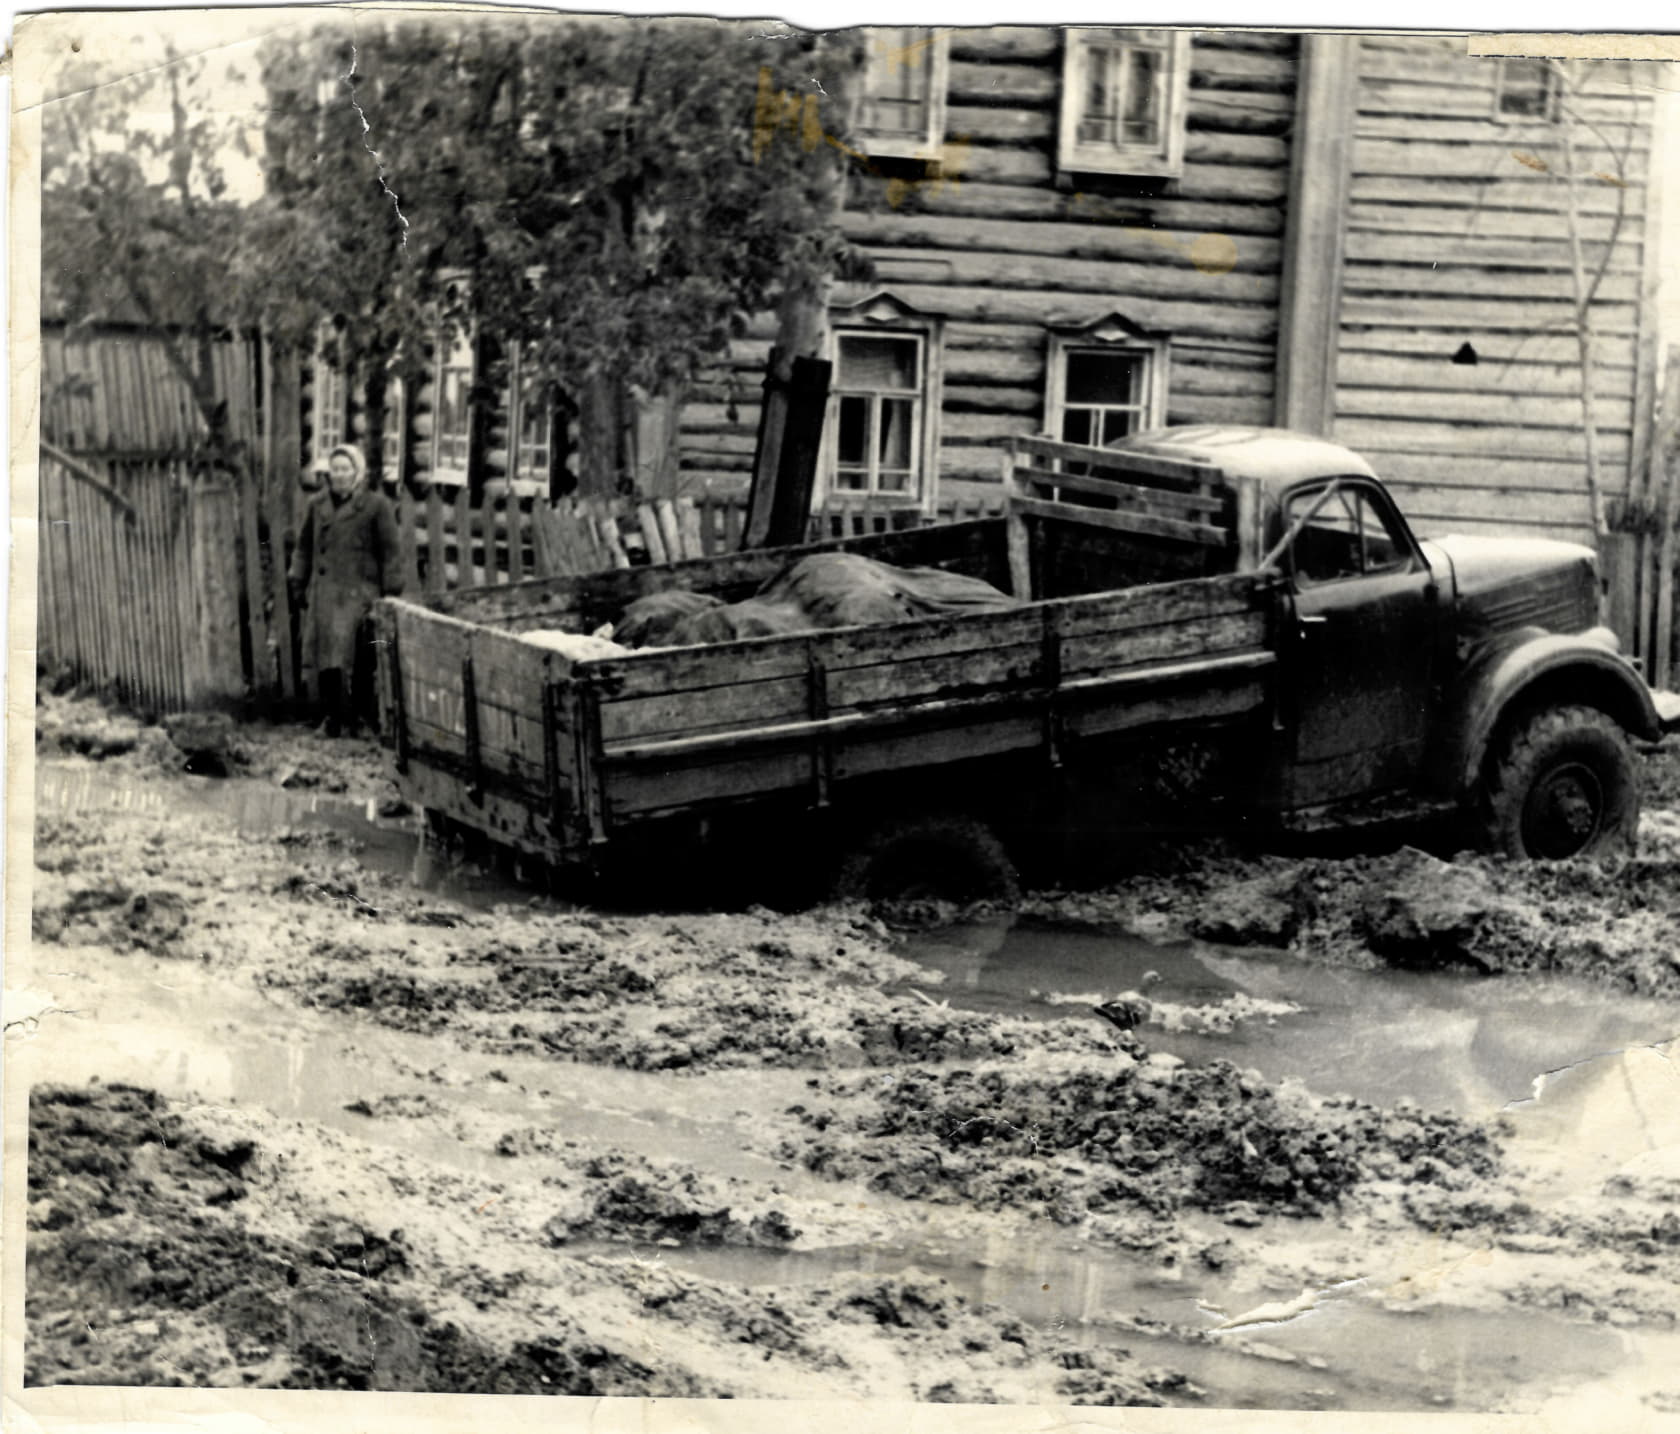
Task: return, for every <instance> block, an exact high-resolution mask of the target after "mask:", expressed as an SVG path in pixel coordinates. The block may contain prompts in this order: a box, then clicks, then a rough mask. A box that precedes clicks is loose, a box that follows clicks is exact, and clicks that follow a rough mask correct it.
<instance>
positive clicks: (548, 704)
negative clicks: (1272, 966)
mask: <svg viewBox="0 0 1680 1434" xmlns="http://www.w3.org/2000/svg"><path fill="white" fill-rule="evenodd" d="M1035 476H1036V475H1035ZM1056 476H1057V477H1058V479H1059V480H1061V481H1068V480H1066V479H1064V478H1062V475H1056ZM1039 481H1043V479H1042V478H1040V480H1039ZM1174 496H1175V497H1177V498H1178V499H1179V501H1178V505H1177V508H1176V509H1175V511H1181V512H1187V513H1188V512H1193V513H1194V514H1195V515H1196V522H1195V526H1196V527H1197V529H1198V531H1196V532H1195V533H1194V534H1190V535H1187V534H1183V533H1172V534H1164V535H1163V534H1152V535H1148V541H1146V542H1144V543H1142V544H1140V543H1139V542H1138V541H1137V539H1138V534H1137V532H1136V531H1135V530H1132V531H1123V530H1122V523H1123V522H1124V521H1126V519H1125V518H1124V515H1122V517H1121V518H1116V517H1114V516H1112V513H1111V510H1107V509H1102V508H1099V507H1093V508H1080V507H1076V506H1075V505H1074V504H1069V503H1065V502H1061V501H1052V500H1035V501H1036V503H1037V506H1036V507H1033V508H1027V509H1017V510H1016V513H1015V515H1014V516H1013V517H1012V518H1011V519H1010V520H1007V521H1006V520H1004V519H993V520H982V521H978V522H969V523H960V524H952V525H948V526H944V527H931V528H923V529H917V530H911V531H908V532H903V533H892V534H880V535H874V536H871V537H867V538H857V539H849V540H844V541H841V542H832V543H823V544H814V545H810V546H808V547H804V548H798V549H779V550H773V551H766V552H754V553H741V554H731V555H728V556H723V557H714V558H709V559H704V560H700V561H697V562H690V563H680V564H671V565H665V566H662V567H658V568H644V569H628V570H616V571H613V572H607V573H600V574H594V575H590V576H587V577H581V578H566V579H554V580H547V581H536V582H526V583H519V584H513V585H509V586H503V587H495V588H482V589H476V590H471V591H466V592H459V593H455V594H451V595H449V596H448V597H447V598H441V599H439V600H438V601H437V608H438V609H441V610H433V609H432V608H428V607H424V606H421V605H418V604H415V603H410V602H405V601H401V600H389V601H387V602H386V603H385V604H383V605H382V608H381V616H380V622H381V624H382V637H383V639H384V645H383V647H382V672H383V674H384V679H385V680H384V696H385V703H386V710H387V715H388V719H389V720H388V723H387V730H389V731H390V732H392V733H393V736H394V740H395V747H396V753H397V761H398V767H399V772H400V778H401V781H402V783H403V785H404V788H405V791H406V792H407V794H408V795H409V796H410V798H411V799H412V800H414V801H416V802H417V803H419V804H421V805H423V806H425V807H429V808H434V809H436V810H438V811H440V812H442V813H443V814H444V815H446V816H449V817H453V818H454V819H456V820H458V821H461V822H464V823H466V824H468V825H471V826H475V827H478V828H480V829H482V830H484V831H486V832H488V833H489V834H491V835H492V836H495V837H497V838H498V839H500V840H502V841H504V842H507V843H508V844H510V845H512V846H514V847H517V848H519V849H522V850H525V851H528V852H531V853H533V854H536V855H539V856H542V857H544V858H545V859H549V860H553V861H560V862H564V861H568V860H573V859H577V858H579V857H581V856H583V855H585V854H587V853H588V852H589V851H590V850H591V849H593V848H595V847H597V846H598V845H599V844H600V843H602V842H604V841H606V840H607V839H608V838H610V837H611V836H613V835H615V834H616V833H619V832H621V831H625V830H628V829H630V828H633V827H636V826H638V825H641V824H643V823H646V822H649V821H651V820H654V819H656V818H660V817H666V816H671V815H674V814H678V813H685V812H688V813H703V812H704V811H705V810H706V809H708V808H710V807H713V806H717V805H721V804H729V803H735V802H741V801H748V800H752V799H755V798H764V797H770V796H775V795H783V796H792V797H795V798H802V799H804V800H807V801H808V802H810V803H811V804H813V805H822V804H825V803H827V802H828V801H830V800H831V799H832V798H834V796H835V795H836V792H837V790H844V789H845V784H847V783H849V782H852V781H854V780H856V779H859V778H864V777H869V776H877V775H882V774H887V773H892V772H896V771H903V770H907V769H921V768H928V767H934V766H938V765H941V764H946V763H951V762H957V761H969V760H973V759H977V758H984V757H989V756H1001V755H1004V754H1008V753H1020V752H1029V751H1031V750H1033V749H1036V748H1043V749H1045V750H1046V753H1047V757H1048V758H1049V760H1052V761H1053V760H1058V759H1059V757H1060V754H1061V749H1062V748H1063V747H1064V746H1067V747H1073V746H1076V745H1077V744H1078V743H1079V742H1080V741H1081V740H1082V739H1087V738H1094V737H1103V736H1108V735H1112V734H1116V733H1120V732H1124V731H1127V730H1131V729H1137V728H1141V727H1147V726H1151V725H1154V724H1160V723H1166V722H1177V721H1184V720H1192V719H1194V720H1207V719H1221V718H1232V717H1237V716H1240V715H1242V714H1246V713H1252V712H1254V711H1255V710H1256V709H1258V708H1260V707H1261V706H1262V704H1264V703H1265V702H1266V701H1267V699H1268V696H1269V691H1270V684H1269V669H1270V668H1271V666H1272V664H1273V662H1274V655H1273V652H1272V646H1271V640H1272V631H1271V625H1272V615H1273V612H1274V602H1273V600H1272V592H1273V587H1274V580H1273V579H1272V578H1271V577H1270V576H1268V575H1258V574H1247V575H1232V574H1227V575H1225V576H1217V577H1189V578H1182V579H1181V580H1178V581H1166V582H1162V581H1160V580H1159V579H1160V578H1162V577H1164V576H1169V575H1171V574H1172V573H1173V572H1174V571H1175V568H1176V571H1177V572H1179V573H1201V572H1204V571H1206V568H1207V566H1208V564H1209V557H1208V555H1209V553H1210V552H1211V551H1213V550H1214V549H1215V548H1216V547H1217V546H1218V544H1217V542H1216V541H1215V540H1214V536H1213V535H1216V534H1217V533H1218V531H1219V529H1218V527H1217V525H1216V522H1215V520H1216V519H1217V518H1218V516H1219V512H1218V511H1216V507H1217V506H1218V505H1216V504H1215V503H1214V502H1212V501H1210V500H1207V499H1205V498H1204V499H1202V500H1200V501H1199V502H1197V503H1195V504H1188V503H1186V502H1185V501H1183V497H1182V495H1174ZM1228 507H1229V505H1228V504H1227V505H1225V509H1221V510H1220V511H1225V510H1228ZM1023 516H1025V517H1029V518H1031V519H1032V520H1033V524H1034V530H1033V531H1031V532H1023V529H1022V526H1021V521H1022V518H1023ZM1204 520H1205V521H1204ZM1012 524H1013V525H1014V526H1011V525H1012ZM1186 526H1189V524H1188V523H1187V524H1186ZM1163 539H1165V541H1163ZM1105 547H1106V549H1107V562H1106V563H1098V562H1095V561H1094V558H1095V557H1096V556H1098V555H1100V554H1101V553H1102V551H1103V550H1104V548H1105ZM836 550H847V551H852V552H859V553H863V554H866V555H868V556H870V557H874V558H878V559H880V560H882V561H885V562H890V563H894V564H896V565H900V566H908V567H916V566H924V567H942V568H946V569H949V570H951V571H955V572H962V573H965V574H968V575H970V576H973V577H979V578H984V579H986V580H987V581H989V582H991V583H992V584H993V585H994V586H997V587H1000V588H1002V589H1004V590H1006V591H1007V590H1009V589H1010V586H1011V568H1012V560H1013V568H1014V582H1015V584H1016V585H1017V587H1019V586H1021V585H1023V584H1030V585H1031V586H1036V587H1037V588H1039V589H1041V590H1043V591H1047V592H1050V593H1053V594H1058V595H1056V596H1052V597H1049V598H1040V599H1038V600H1034V601H1027V602H1024V603H1023V604H1022V605H1020V606H1019V607H1016V608H1012V609H1007V610H1003V611H994V612H986V613H980V614H974V615H967V616H953V617H938V618H931V619H923V620H917V621H911V622H902V623H894V624H890V625H881V626H874V627H854V628H840V629H828V630H819V631H813V632H809V633H799V634H793V635H788V636H780V637H765V638H754V639H749V640H744V641H738V642H730V643H724V644H716V645H711V646H705V647H689V648H680V649H670V650H664V651H648V652H640V653H634V654H631V655H628V656H623V657H610V658H606V659H602V660H597V661H588V662H572V661H569V660H568V659H567V658H565V657H564V656H562V655H560V654H559V653H556V652H554V651H552V650H549V649H547V648H544V647H542V646H539V645H538V644H536V643H534V642H530V641H526V640H524V639H522V638H521V637H520V636H519V634H520V633H521V632H529V631H532V630H534V629H538V628H563V629H566V630H570V631H589V630H591V629H593V628H595V627H597V626H598V625H599V624H601V623H603V622H609V621H614V620H616V619H617V618H618V616H619V615H620V613H621V612H622V611H623V609H624V607H626V606H627V605H628V604H629V603H630V602H632V601H634V600H635V599H636V598H638V597H641V596H643V595H645V594H647V593H651V592H656V591H662V590H671V589H691V590H695V591H702V592H709V593H713V594H715V595H717V596H719V597H722V598H724V599H725V600H726V601H733V600H737V599H739V598H742V597H746V596H749V595H751V594H752V593H754V592H756V591H757V590H758V589H759V588H760V587H761V586H762V585H763V584H764V583H765V582H766V581H768V580H769V579H771V578H772V577H774V576H776V575H777V574H778V573H780V572H781V571H782V570H783V569H784V568H785V567H787V566H788V565H789V564H790V563H791V562H793V561H795V560H797V559H798V558H799V557H800V556H803V555H804V554H807V553H812V552H823V551H836ZM1060 553H1067V554H1070V555H1073V557H1074V558H1075V559H1076V560H1075V561H1070V562H1069V563H1068V565H1067V567H1066V568H1065V569H1064V570H1061V571H1060V572H1059V571H1058V568H1057V557H1058V554H1060ZM1023 564H1026V565H1028V566H1023ZM1034 572H1036V577H1034V576H1033V574H1034ZM1092 581H1102V582H1104V584H1105V586H1107V587H1108V588H1109V590H1106V591H1099V592H1088V591H1084V589H1085V588H1086V587H1087V586H1088V585H1089V584H1090V583H1091V582H1092ZM1127 584H1145V585H1142V586H1135V585H1133V586H1128V585H1127ZM1069 586H1072V587H1073V588H1074V589H1075V591H1073V592H1072V593H1071V594H1066V595H1061V594H1065V593H1066V589H1067V588H1068V587H1069ZM1115 588H1118V590H1114V589H1115Z"/></svg>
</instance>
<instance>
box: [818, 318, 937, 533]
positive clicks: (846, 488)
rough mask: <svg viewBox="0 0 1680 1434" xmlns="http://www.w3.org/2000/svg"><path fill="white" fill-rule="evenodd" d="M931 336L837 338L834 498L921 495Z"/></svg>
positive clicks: (851, 333) (847, 334)
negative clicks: (839, 496) (928, 342)
mask: <svg viewBox="0 0 1680 1434" xmlns="http://www.w3.org/2000/svg"><path fill="white" fill-rule="evenodd" d="M927 338H928V336H927V335H925V334H922V333H909V332H903V331H894V332H881V331H875V332H870V331H858V330H841V331H840V332H838V333H837V334H836V335H835V363H834V380H833V382H834V400H833V402H834V421H833V425H832V430H831V431H832V435H833V453H834V460H833V466H832V474H833V486H834V490H835V491H836V492H839V493H867V494H873V495H879V496H881V497H885V498H903V499H908V500H917V499H919V498H920V497H921V492H922V476H923V428H924V425H925V422H926V403H927V400H926V387H927Z"/></svg>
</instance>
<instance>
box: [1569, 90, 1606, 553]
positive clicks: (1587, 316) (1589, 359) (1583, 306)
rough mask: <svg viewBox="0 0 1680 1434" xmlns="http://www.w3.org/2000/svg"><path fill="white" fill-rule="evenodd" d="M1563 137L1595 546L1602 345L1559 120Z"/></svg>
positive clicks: (1601, 527)
mask: <svg viewBox="0 0 1680 1434" xmlns="http://www.w3.org/2000/svg"><path fill="white" fill-rule="evenodd" d="M1559 129H1560V130H1561V132H1562V138H1563V163H1564V176H1563V178H1564V185H1565V189H1566V194H1567V198H1566V203H1565V205H1564V210H1565V217H1566V219H1567V221H1568V225H1569V270H1570V276H1571V278H1572V280H1573V283H1574V289H1575V342H1576V347H1577V349H1578V351H1579V354H1580V361H1581V424H1582V434H1583V436H1584V437H1585V440H1586V448H1587V501H1588V503H1589V504H1590V505H1591V508H1592V527H1593V543H1594V546H1595V547H1596V546H1598V544H1599V540H1600V539H1602V538H1603V537H1604V535H1605V534H1606V533H1607V532H1608V531H1609V528H1608V525H1607V524H1606V521H1605V512H1604V485H1603V477H1602V469H1601V467H1600V457H1599V451H1598V412H1597V410H1598V404H1597V398H1598V390H1597V383H1596V375H1595V373H1594V368H1595V366H1596V364H1597V362H1598V351H1597V350H1598V345H1597V340H1596V336H1595V334H1594V332H1593V316H1592V289H1591V281H1590V279H1589V276H1588V274H1587V264H1586V256H1585V254H1584V252H1583V249H1582V245H1581V202H1580V177H1579V174H1578V173H1577V168H1576V164H1575V132H1574V128H1573V126H1572V124H1571V122H1570V120H1569V119H1568V118H1567V116H1566V117H1564V118H1563V119H1562V120H1560V121H1559Z"/></svg>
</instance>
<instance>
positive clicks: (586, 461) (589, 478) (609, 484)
mask: <svg viewBox="0 0 1680 1434" xmlns="http://www.w3.org/2000/svg"><path fill="white" fill-rule="evenodd" d="M578 397H579V412H578V490H577V491H578V496H579V497H580V498H611V497H614V496H616V495H617V493H618V490H619V479H620V477H621V476H622V474H623V456H624V396H623V393H622V391H621V390H620V388H619V385H618V384H617V382H615V381H614V380H613V379H612V378H609V377H606V376H602V375H598V376H596V377H595V378H591V379H589V380H588V381H587V382H586V383H584V385H583V391H582V392H581V393H580V394H579V395H578Z"/></svg>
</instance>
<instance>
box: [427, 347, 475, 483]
mask: <svg viewBox="0 0 1680 1434" xmlns="http://www.w3.org/2000/svg"><path fill="white" fill-rule="evenodd" d="M436 384H437V402H436V405H435V408H434V411H433V415H432V424H433V429H432V443H433V463H432V468H433V477H434V478H436V479H441V480H443V481H445V482H452V483H465V482H466V481H467V455H468V453H469V452H470V451H471V448H472V385H473V343H472V335H471V334H470V333H469V332H468V331H467V330H465V329H464V328H463V329H457V330H455V331H454V332H453V333H452V334H450V335H448V336H447V337H446V338H445V340H444V341H443V342H442V343H440V344H439V345H438V360H437V380H436Z"/></svg>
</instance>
